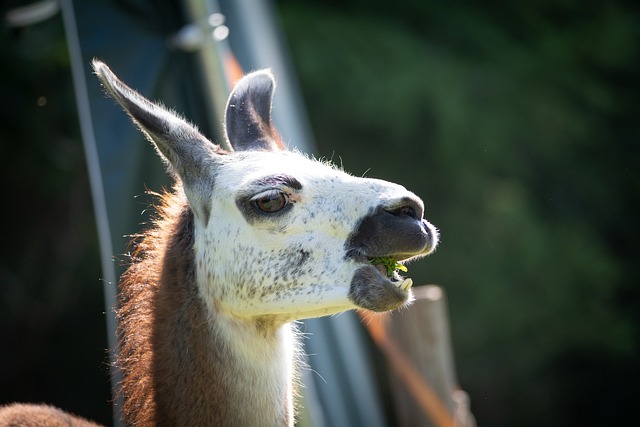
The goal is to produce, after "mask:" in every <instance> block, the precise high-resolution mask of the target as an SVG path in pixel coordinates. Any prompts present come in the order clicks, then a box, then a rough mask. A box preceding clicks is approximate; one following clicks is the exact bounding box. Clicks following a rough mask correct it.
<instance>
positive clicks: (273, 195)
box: [254, 191, 289, 213]
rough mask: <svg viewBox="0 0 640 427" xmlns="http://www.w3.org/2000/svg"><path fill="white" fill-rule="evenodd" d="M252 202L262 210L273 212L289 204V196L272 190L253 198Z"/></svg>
mask: <svg viewBox="0 0 640 427" xmlns="http://www.w3.org/2000/svg"><path fill="white" fill-rule="evenodd" d="M254 203H255V205H256V207H257V208H258V209H260V210H261V211H262V212H265V213H275V212H278V211H281V210H282V209H284V208H285V206H287V205H288V204H289V198H288V197H287V195H286V194H285V193H281V192H278V191H273V192H269V193H267V194H265V195H264V196H261V197H259V198H257V199H255V200H254Z"/></svg>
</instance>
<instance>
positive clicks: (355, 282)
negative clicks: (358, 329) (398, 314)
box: [349, 264, 413, 312]
mask: <svg viewBox="0 0 640 427" xmlns="http://www.w3.org/2000/svg"><path fill="white" fill-rule="evenodd" d="M412 285H413V280H411V279H409V278H407V279H403V278H400V276H398V275H397V273H394V277H393V278H391V279H389V278H388V277H387V276H386V274H383V273H382V272H380V271H379V270H378V269H377V268H376V267H375V266H373V265H371V264H366V265H363V266H362V267H360V268H359V269H358V270H356V272H355V274H354V276H353V279H352V280H351V286H350V289H349V299H350V300H351V301H352V302H353V303H354V304H355V305H357V306H358V307H361V308H365V309H367V310H372V311H378V312H380V311H389V310H393V309H395V308H398V307H400V306H402V305H403V304H405V303H406V302H407V301H408V300H409V298H410V297H411V286H412Z"/></svg>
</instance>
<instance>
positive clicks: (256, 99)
mask: <svg viewBox="0 0 640 427" xmlns="http://www.w3.org/2000/svg"><path fill="white" fill-rule="evenodd" d="M275 85H276V83H275V79H274V78H273V74H272V73H271V71H270V70H260V71H255V72H253V73H250V74H247V75H246V76H244V77H243V78H242V79H240V80H239V81H238V82H237V83H236V85H235V86H234V88H233V90H232V91H231V95H229V101H228V102H227V108H226V110H225V132H226V136H227V140H228V141H229V144H230V145H231V146H232V147H233V149H234V150H236V151H247V150H263V151H275V150H279V149H280V148H279V146H278V144H277V143H276V138H275V134H276V132H275V129H274V128H273V125H272V124H271V99H272V98H273V93H274V90H275Z"/></svg>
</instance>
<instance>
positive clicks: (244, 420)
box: [118, 188, 297, 426]
mask: <svg viewBox="0 0 640 427" xmlns="http://www.w3.org/2000/svg"><path fill="white" fill-rule="evenodd" d="M161 201H162V203H161V206H160V207H159V208H158V213H159V219H158V220H157V221H156V224H155V226H154V227H153V229H152V230H150V231H149V232H148V233H145V235H143V236H142V238H141V240H140V241H139V242H138V243H137V246H136V250H135V252H134V255H133V258H134V259H133V264H132V265H131V266H130V268H129V269H128V270H127V272H126V273H125V274H124V275H123V277H122V281H121V285H120V286H121V289H120V295H121V301H120V307H121V308H120V310H119V312H118V320H119V338H120V355H119V358H118V366H119V368H120V370H121V371H122V374H123V381H122V384H121V393H122V396H123V400H124V408H123V412H124V417H125V421H126V422H127V423H128V424H129V425H230V426H233V425H239V426H240V425H242V426H249V425H256V426H257V425H264V426H270V425H293V384H294V382H295V381H294V378H293V377H294V375H295V368H294V367H293V366H294V362H295V359H296V357H295V356H294V350H295V349H296V347H297V344H296V342H295V338H294V336H293V333H292V327H291V325H290V324H285V325H282V326H278V325H277V324H273V323H272V322H269V321H265V320H264V319H260V320H259V321H246V320H240V319H236V318H233V317H232V316H229V315H226V314H224V313H220V312H212V311H213V310H211V309H208V308H207V307H215V306H212V305H211V304H206V303H205V302H204V301H203V300H202V298H201V297H200V292H199V289H198V284H197V278H196V266H195V264H194V262H195V256H194V218H193V214H192V212H191V210H190V209H189V207H188V205H187V202H186V199H185V198H184V196H183V193H182V190H181V188H178V189H177V191H176V194H174V195H168V194H165V195H163V196H161ZM214 310H215V309H214Z"/></svg>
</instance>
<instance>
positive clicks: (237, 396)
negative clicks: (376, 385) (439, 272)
mask: <svg viewBox="0 0 640 427" xmlns="http://www.w3.org/2000/svg"><path fill="white" fill-rule="evenodd" d="M93 67H94V71H95V73H96V75H97V76H98V78H99V79H100V81H101V82H102V84H103V86H104V88H105V90H106V92H107V93H108V94H109V95H110V96H111V97H113V98H114V99H115V100H116V101H117V102H118V103H119V104H120V105H121V106H122V108H123V109H124V110H125V111H126V112H127V113H128V115H129V116H130V117H131V119H132V120H133V122H134V123H135V124H136V125H137V126H138V127H139V128H140V130H141V131H142V133H143V134H144V135H145V136H146V138H147V139H149V140H150V141H151V142H152V144H153V145H154V147H155V149H156V151H157V152H158V154H159V156H160V157H161V158H162V159H163V161H164V162H165V163H166V165H167V168H168V171H169V173H170V174H171V175H172V176H173V177H174V178H175V185H174V188H173V190H172V191H168V192H165V193H164V194H162V195H160V196H159V199H160V204H159V206H158V207H157V216H158V217H157V219H156V220H155V221H154V225H153V226H152V227H151V228H150V229H149V230H147V231H146V232H145V233H143V234H142V235H141V236H140V237H139V238H138V239H137V241H136V242H135V244H134V247H135V249H134V251H133V253H132V261H131V264H130V266H129V267H128V269H127V270H126V272H125V273H124V274H123V276H122V278H121V281H120V285H119V287H120V289H119V298H120V300H119V303H120V304H119V308H118V312H117V317H118V337H119V342H120V348H119V355H118V358H117V365H118V369H120V370H121V372H122V377H123V380H122V382H121V384H120V385H119V388H120V390H121V391H120V392H121V396H122V398H123V402H124V403H123V408H122V412H123V414H124V419H125V421H126V423H127V424H129V425H238V426H275V425H280V426H283V425H284V426H292V425H293V423H294V400H295V397H296V391H295V388H296V384H297V380H298V369H299V365H300V361H301V360H300V359H301V358H300V345H299V343H298V340H297V337H296V331H295V327H294V322H295V321H296V320H300V319H305V318H312V317H319V316H325V315H331V314H335V313H339V312H342V311H346V310H349V309H354V308H362V309H366V310H371V311H375V312H383V311H389V310H393V309H396V308H398V307H401V306H403V305H405V304H407V303H408V302H409V301H410V300H411V299H412V292H411V286H412V281H411V279H410V278H403V277H401V276H400V275H399V274H398V273H397V272H393V273H392V274H391V275H389V274H388V273H389V272H388V271H387V269H386V268H384V267H383V266H380V265H376V264H374V263H372V262H371V260H372V259H373V258H376V257H386V258H392V259H393V260H394V261H396V262H406V261H409V260H414V259H417V258H420V257H423V256H425V255H427V254H429V253H431V252H432V251H433V250H434V249H435V247H436V245H437V243H438V232H437V230H436V229H435V227H433V226H432V225H431V224H430V223H429V222H427V221H426V220H425V219H423V212H424V206H423V202H422V201H421V200H420V199H419V198H418V197H417V196H416V195H415V194H413V193H411V192H409V191H408V190H406V189H405V188H404V187H402V186H400V185H397V184H392V183H389V182H386V181H382V180H376V179H370V178H360V177H354V176H351V175H349V174H347V173H346V172H344V171H342V170H341V169H338V168H336V167H335V166H333V165H331V164H329V163H327V162H322V161H319V160H315V159H311V158H309V157H307V156H305V155H303V154H301V153H298V152H293V151H287V150H284V149H282V147H281V145H280V144H279V143H277V142H276V136H275V130H274V128H273V126H272V123H271V100H272V96H273V92H274V89H275V80H274V78H273V76H272V74H271V73H270V71H268V70H261V71H256V72H253V73H251V74H248V75H246V76H245V77H243V78H242V79H241V80H240V81H239V82H238V83H237V84H236V85H235V87H234V89H233V91H232V93H231V95H230V97H229V100H228V103H227V107H226V112H225V133H226V138H227V140H228V142H229V146H231V147H233V151H226V150H223V149H222V148H221V147H219V146H218V145H215V144H214V143H212V142H210V141H209V140H208V139H207V138H206V137H204V136H203V135H202V134H201V133H200V132H199V131H198V130H197V129H196V128H195V127H194V126H193V125H191V124H189V123H188V122H187V121H186V120H184V119H182V118H181V117H179V116H178V115H176V114H175V113H174V112H172V111H169V110H168V109H166V108H165V107H163V106H161V105H159V104H156V103H153V102H151V101H149V100H147V99H146V98H144V97H143V96H142V95H140V94H139V93H137V92H135V91H134V90H133V89H131V88H129V87H128V86H126V85H125V84H124V83H123V82H122V81H120V80H119V79H118V78H117V77H116V76H115V75H114V74H113V73H112V71H111V70H110V69H109V68H108V67H107V65H105V64H104V63H102V62H100V61H97V60H94V62H93Z"/></svg>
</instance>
